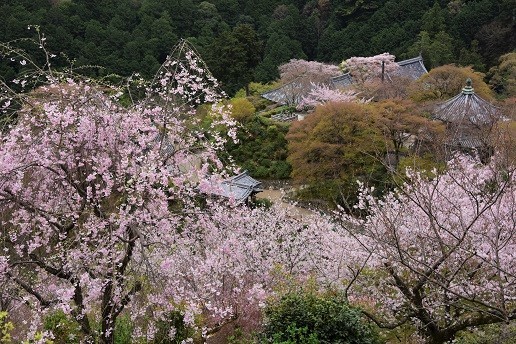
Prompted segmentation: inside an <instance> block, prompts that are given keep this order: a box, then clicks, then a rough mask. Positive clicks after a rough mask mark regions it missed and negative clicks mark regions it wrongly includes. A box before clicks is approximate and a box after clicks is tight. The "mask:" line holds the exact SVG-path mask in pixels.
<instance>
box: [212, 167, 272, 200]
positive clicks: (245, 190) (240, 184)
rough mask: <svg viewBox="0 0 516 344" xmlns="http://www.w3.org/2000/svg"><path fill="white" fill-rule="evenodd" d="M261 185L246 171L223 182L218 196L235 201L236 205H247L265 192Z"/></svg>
mask: <svg viewBox="0 0 516 344" xmlns="http://www.w3.org/2000/svg"><path fill="white" fill-rule="evenodd" d="M261 184H262V183H261V182H259V181H258V180H256V179H254V178H252V177H251V176H250V175H249V174H248V173H247V171H244V172H242V173H240V174H237V175H236V176H233V177H230V178H228V179H226V180H224V181H222V183H221V184H220V185H219V192H218V193H216V195H218V196H222V197H226V198H230V199H233V200H235V202H236V203H246V204H247V203H248V202H249V200H250V199H252V198H253V197H254V196H255V195H256V194H257V193H259V192H262V191H263V189H262V188H261Z"/></svg>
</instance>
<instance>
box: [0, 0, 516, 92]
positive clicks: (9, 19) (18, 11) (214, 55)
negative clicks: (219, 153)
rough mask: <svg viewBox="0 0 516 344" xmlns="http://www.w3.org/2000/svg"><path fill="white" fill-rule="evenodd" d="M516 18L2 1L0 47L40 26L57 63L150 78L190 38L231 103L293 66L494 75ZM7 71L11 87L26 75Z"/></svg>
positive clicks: (355, 7)
mask: <svg viewBox="0 0 516 344" xmlns="http://www.w3.org/2000/svg"><path fill="white" fill-rule="evenodd" d="M515 11H516V3H515V1H514V0H369V1H364V0H253V1H249V0H210V1H201V0H166V1H165V0H116V1H115V0H3V1H2V2H1V5H0V21H1V22H2V26H1V28H0V41H2V42H8V41H12V40H16V39H20V38H27V37H34V35H35V30H34V29H32V30H28V26H29V25H39V26H40V30H41V32H42V33H44V34H45V37H46V43H47V47H48V49H49V50H51V51H53V52H62V53H63V54H65V55H66V57H67V59H68V61H67V60H66V59H62V60H61V62H59V63H62V64H64V63H68V64H69V63H71V62H73V65H74V66H84V65H92V66H101V67H102V68H100V67H99V68H92V69H89V72H88V73H93V74H96V75H97V76H103V75H107V74H111V73H115V74H119V75H123V76H127V75H130V74H131V73H133V72H139V73H141V74H142V75H143V76H145V77H150V76H151V75H153V74H154V73H155V71H156V70H157V68H158V67H159V65H160V64H161V63H162V62H163V61H164V59H165V57H166V55H167V53H168V52H169V50H170V48H171V47H172V46H173V45H174V44H175V43H176V42H177V40H178V39H179V38H188V39H189V40H190V41H191V42H192V43H193V44H194V46H195V47H196V48H197V49H198V51H199V52H200V54H201V55H202V56H203V57H204V58H205V60H206V62H207V64H208V66H209V68H210V69H211V70H212V72H213V74H214V75H215V77H217V78H218V79H219V80H220V81H221V82H222V83H223V85H224V88H225V90H226V91H227V92H228V93H229V94H230V95H232V94H233V93H234V92H235V91H236V90H238V89H239V88H241V87H243V86H244V85H246V84H247V83H248V82H249V81H259V82H268V81H271V80H274V79H276V78H277V77H278V74H277V73H278V72H277V67H278V65H280V64H281V63H283V62H286V61H288V60H289V59H291V58H303V59H308V60H319V61H324V62H335V63H339V62H340V61H342V60H343V59H346V58H349V57H351V56H370V55H374V54H378V53H382V52H390V53H392V54H394V55H396V56H397V57H398V58H406V57H413V56H415V55H418V54H419V53H421V54H422V55H423V57H424V58H425V63H426V65H427V67H428V68H432V67H435V66H439V65H442V64H446V63H451V62H455V63H459V64H461V65H473V66H474V67H475V69H476V70H480V71H486V70H488V68H489V67H491V66H493V65H495V64H496V63H497V59H498V57H499V56H500V55H502V54H504V53H507V52H510V51H512V50H514V48H515V46H516V44H515V40H516V25H515ZM33 49H37V47H36V48H33ZM2 63H3V64H2V65H1V66H0V68H1V69H0V75H2V78H4V79H5V80H9V79H11V78H12V77H13V76H14V75H15V73H16V68H20V66H19V64H16V63H14V62H13V63H12V64H11V65H9V61H7V62H2Z"/></svg>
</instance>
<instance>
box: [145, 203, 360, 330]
mask: <svg viewBox="0 0 516 344" xmlns="http://www.w3.org/2000/svg"><path fill="white" fill-rule="evenodd" d="M184 228H185V230H184V231H183V232H181V234H180V237H181V240H178V241H176V244H175V245H171V246H169V248H168V249H167V248H165V247H164V248H163V249H162V250H161V251H160V252H161V254H162V257H161V260H160V264H161V265H163V266H166V269H162V270H161V271H162V275H161V276H160V278H158V279H159V280H162V281H166V285H163V290H164V295H163V297H164V299H165V300H175V302H185V301H186V302H187V304H188V312H189V313H191V314H199V313H200V314H203V315H210V318H209V322H208V323H207V324H205V326H206V328H205V329H204V334H205V335H206V336H211V335H212V334H214V333H215V332H216V331H217V330H219V329H220V328H221V327H222V326H224V325H225V324H228V323H229V322H232V321H235V320H236V321H243V322H244V323H246V322H249V321H252V319H247V318H249V316H250V315H252V314H253V310H259V309H260V305H261V304H263V303H264V302H265V300H266V297H267V296H269V295H271V293H272V292H273V290H274V287H275V286H277V285H280V284H281V282H283V284H285V282H286V281H287V280H288V279H289V278H290V279H294V280H305V279H306V278H308V277H309V276H313V277H315V278H318V279H319V281H321V282H322V283H325V284H326V283H336V282H338V281H340V279H339V278H334V277H335V276H337V275H338V272H337V271H338V270H339V268H338V267H337V265H339V264H340V268H341V269H342V266H344V264H345V262H344V261H343V258H344V255H343V256H341V257H340V259H335V258H334V252H335V251H334V249H335V248H336V247H337V246H338V247H339V248H340V247H342V246H343V245H342V239H343V238H344V237H343V236H342V235H337V233H336V232H335V231H336V230H337V229H338V228H339V226H337V225H335V224H332V223H331V221H330V220H329V219H328V218H325V217H321V216H317V217H310V218H299V217H298V216H291V215H290V214H289V213H288V212H287V210H285V209H284V208H281V207H276V206H275V207H273V208H271V209H264V208H257V209H252V210H251V209H249V208H246V207H235V208H233V209H231V210H228V209H227V208H225V207H223V206H220V205H216V204H214V205H213V208H210V209H209V210H207V209H205V211H204V212H203V213H202V216H192V217H189V218H188V219H186V222H185V227H184ZM332 228H334V229H333V230H332ZM326 233H328V234H326ZM331 233H335V234H331ZM330 238H332V240H333V242H334V243H338V244H335V245H333V246H332V245H330V244H329V243H330V241H329V240H330ZM165 246H166V245H165ZM355 246H356V245H355ZM170 248H173V249H170ZM330 248H333V249H332V250H330ZM347 261H348V260H346V262H347ZM341 277H348V275H347V274H346V275H345V274H344V273H342V276H341ZM332 278H333V280H331V279H332ZM330 281H331V282H330ZM146 302H147V301H146ZM161 304H163V303H162V302H161ZM169 304H170V303H169ZM157 309H159V308H157ZM161 309H163V308H161ZM258 320H259V319H258ZM255 321H256V319H255ZM190 325H194V324H190ZM255 325H256V324H255Z"/></svg>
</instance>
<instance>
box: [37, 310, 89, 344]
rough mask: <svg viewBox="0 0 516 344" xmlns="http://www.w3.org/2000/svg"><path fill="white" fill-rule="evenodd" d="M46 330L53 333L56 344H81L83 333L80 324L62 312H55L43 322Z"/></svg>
mask: <svg viewBox="0 0 516 344" xmlns="http://www.w3.org/2000/svg"><path fill="white" fill-rule="evenodd" d="M43 327H44V329H45V330H47V331H50V332H52V334H53V335H54V339H53V342H54V343H55V344H68V343H70V344H74V343H80V342H81V339H82V332H81V328H80V327H79V324H77V322H76V321H75V320H74V319H72V318H70V316H68V315H66V314H65V313H64V312H62V311H56V312H53V313H51V314H49V315H47V316H46V317H45V319H44V320H43Z"/></svg>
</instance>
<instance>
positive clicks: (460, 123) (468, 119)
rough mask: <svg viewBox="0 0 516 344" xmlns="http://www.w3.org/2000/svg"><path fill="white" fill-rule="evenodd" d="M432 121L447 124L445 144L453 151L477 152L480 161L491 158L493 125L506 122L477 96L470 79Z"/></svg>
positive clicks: (495, 109)
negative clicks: (502, 121)
mask: <svg viewBox="0 0 516 344" xmlns="http://www.w3.org/2000/svg"><path fill="white" fill-rule="evenodd" d="M432 117H433V118H434V119H437V120H440V121H442V122H444V123H445V124H446V129H447V141H446V143H445V144H446V145H447V146H448V147H449V148H450V150H455V151H457V150H460V151H464V152H469V153H474V152H476V153H478V154H479V156H480V158H481V159H488V158H489V157H490V156H491V155H492V147H491V145H490V144H489V134H490V131H491V129H492V127H493V125H494V124H495V123H496V122H498V121H500V120H505V117H504V116H503V115H502V113H501V111H500V109H499V108H497V107H496V106H494V105H493V104H491V103H490V102H488V101H486V100H484V99H482V98H481V97H479V96H478V95H477V94H476V93H475V90H474V88H473V87H472V84H471V79H469V78H468V79H467V80H466V86H465V87H464V88H463V89H462V91H461V92H460V93H459V94H457V95H456V96H455V97H453V98H451V99H449V100H447V101H446V102H444V103H442V104H440V105H438V106H437V107H436V108H435V109H434V111H433V114H432Z"/></svg>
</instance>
